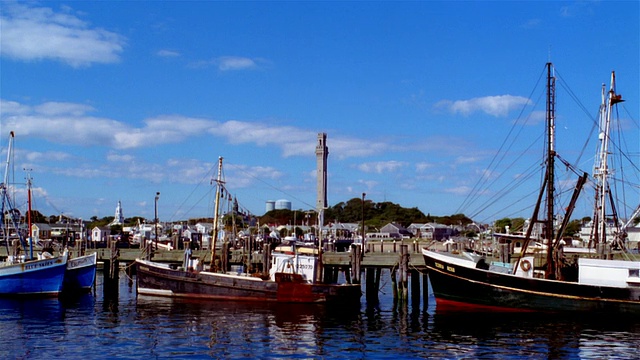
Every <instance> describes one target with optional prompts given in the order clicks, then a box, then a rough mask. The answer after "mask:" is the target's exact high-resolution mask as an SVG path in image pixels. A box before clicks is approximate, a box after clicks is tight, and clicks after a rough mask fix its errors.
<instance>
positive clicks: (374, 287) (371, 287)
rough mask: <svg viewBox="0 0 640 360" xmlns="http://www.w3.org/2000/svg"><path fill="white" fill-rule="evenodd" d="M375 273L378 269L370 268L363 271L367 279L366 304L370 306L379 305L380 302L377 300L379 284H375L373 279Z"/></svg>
mask: <svg viewBox="0 0 640 360" xmlns="http://www.w3.org/2000/svg"><path fill="white" fill-rule="evenodd" d="M376 271H379V269H375V268H371V267H369V268H367V269H365V273H366V278H367V280H366V282H367V283H366V286H367V290H366V299H367V304H372V305H375V304H378V303H380V300H379V299H378V287H379V284H377V283H376V279H375V276H376V273H375V272H376Z"/></svg>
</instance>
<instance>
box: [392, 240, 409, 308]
mask: <svg viewBox="0 0 640 360" xmlns="http://www.w3.org/2000/svg"><path fill="white" fill-rule="evenodd" d="M394 245H395V243H394ZM398 268H399V270H400V279H399V284H398V285H399V288H398V290H399V292H400V294H399V297H400V299H402V301H407V300H408V299H407V297H408V296H407V295H408V292H409V289H408V286H407V282H408V280H409V279H408V277H409V276H408V273H409V246H408V245H400V266H398Z"/></svg>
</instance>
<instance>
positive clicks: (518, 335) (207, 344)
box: [0, 271, 640, 360]
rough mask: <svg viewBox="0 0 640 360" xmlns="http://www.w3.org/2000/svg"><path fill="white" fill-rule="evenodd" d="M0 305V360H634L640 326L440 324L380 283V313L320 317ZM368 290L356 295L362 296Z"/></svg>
mask: <svg viewBox="0 0 640 360" xmlns="http://www.w3.org/2000/svg"><path fill="white" fill-rule="evenodd" d="M98 275H99V276H98V281H97V285H96V289H95V291H94V292H92V293H91V294H86V295H84V296H80V297H75V298H63V299H48V300H8V299H3V300H0V358H2V359H113V358H122V359H168V358H171V359H208V358H214V359H278V358H286V359H394V360H397V359H427V358H445V359H476V358H486V359H509V358H513V359H522V358H531V359H540V358H553V359H558V358H562V359H603V358H609V359H612V358H613V359H616V358H619V359H631V358H638V356H640V352H639V351H640V336H639V335H640V321H639V320H635V319H629V318H591V317H589V316H588V315H580V316H576V315H553V314H514V313H509V314H504V313H474V312H469V311H466V312H445V313H443V312H438V311H437V309H436V307H435V302H434V299H433V298H430V299H428V301H429V305H428V306H426V307H425V306H424V303H423V301H422V300H421V301H420V302H419V303H417V304H413V303H412V302H411V300H409V303H408V304H406V305H397V304H394V301H393V297H392V295H391V283H390V281H389V273H388V271H386V272H383V279H382V281H381V286H382V288H381V290H380V296H379V299H380V302H379V304H378V305H375V306H371V305H369V306H368V305H367V304H366V300H365V298H364V296H363V298H362V301H361V306H360V307H356V308H339V309H335V308H327V307H325V306H322V305H291V304H271V305H266V306H265V305H261V304H255V303H239V302H228V301H206V302H205V301H177V300H171V299H165V298H155V297H145V296H136V293H135V279H133V283H132V282H131V281H130V280H129V279H128V278H127V277H126V275H125V274H124V273H121V278H120V284H119V293H118V294H117V296H111V297H109V296H107V297H105V296H104V294H103V286H102V278H101V274H100V273H99V274H98ZM363 290H364V289H363Z"/></svg>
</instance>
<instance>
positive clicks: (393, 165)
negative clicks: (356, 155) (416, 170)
mask: <svg viewBox="0 0 640 360" xmlns="http://www.w3.org/2000/svg"><path fill="white" fill-rule="evenodd" d="M405 166H407V163H406V162H404V161H395V160H390V161H377V162H369V163H364V164H360V165H358V169H359V170H360V171H363V172H366V173H376V174H382V173H388V172H394V171H398V170H400V169H401V168H403V167H405Z"/></svg>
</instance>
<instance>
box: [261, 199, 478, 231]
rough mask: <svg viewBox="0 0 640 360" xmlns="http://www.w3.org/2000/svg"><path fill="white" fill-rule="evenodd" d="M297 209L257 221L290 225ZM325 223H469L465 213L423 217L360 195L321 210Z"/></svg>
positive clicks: (370, 225)
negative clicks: (363, 198)
mask: <svg viewBox="0 0 640 360" xmlns="http://www.w3.org/2000/svg"><path fill="white" fill-rule="evenodd" d="M295 213H296V212H294V211H291V210H272V211H269V212H268V213H266V214H264V215H263V216H262V217H260V224H280V225H284V224H293V220H294V219H293V218H294V215H295ZM301 213H304V212H303V211H297V220H296V223H297V224H301V223H302V221H301V219H303V218H304V216H305V215H301ZM324 218H325V222H326V223H330V222H332V223H361V222H362V220H363V218H364V221H365V226H366V227H367V228H375V229H379V228H381V227H383V226H385V225H387V224H388V223H390V222H395V223H398V224H400V225H402V226H404V227H407V226H409V225H411V224H412V223H428V222H438V223H441V224H445V225H468V224H470V223H472V220H471V219H469V218H468V217H467V216H465V215H464V214H454V215H450V216H443V217H437V216H431V215H428V216H425V215H424V213H423V212H422V211H420V210H419V209H418V208H415V207H414V208H404V207H402V206H400V205H398V204H394V203H392V202H389V201H385V202H381V203H375V202H373V201H371V200H366V199H365V201H364V204H363V202H362V199H361V198H353V199H351V200H349V201H347V202H339V203H337V204H336V205H334V206H332V207H329V208H327V209H326V210H325V212H324ZM315 223H316V214H315V212H312V214H311V221H310V224H315Z"/></svg>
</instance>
